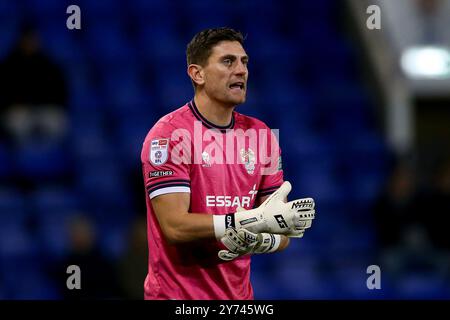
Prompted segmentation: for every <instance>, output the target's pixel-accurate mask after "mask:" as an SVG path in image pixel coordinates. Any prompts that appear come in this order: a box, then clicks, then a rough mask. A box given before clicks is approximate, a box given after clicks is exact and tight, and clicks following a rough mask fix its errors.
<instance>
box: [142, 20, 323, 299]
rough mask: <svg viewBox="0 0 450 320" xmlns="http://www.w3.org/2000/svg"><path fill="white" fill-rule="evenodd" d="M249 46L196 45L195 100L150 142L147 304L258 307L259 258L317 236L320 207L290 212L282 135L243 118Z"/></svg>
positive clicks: (238, 39)
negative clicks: (253, 263) (255, 275)
mask: <svg viewBox="0 0 450 320" xmlns="http://www.w3.org/2000/svg"><path fill="white" fill-rule="evenodd" d="M243 42H244V41H243V37H242V34H240V33H239V32H236V31H234V30H232V29H228V28H219V29H207V30H204V31H202V32H200V33H198V34H197V35H195V36H194V38H193V39H192V40H191V42H190V43H189V44H188V47H187V51H186V54H187V64H188V67H187V73H188V75H189V77H190V79H191V81H192V84H193V86H194V97H193V99H192V100H191V101H189V102H187V103H186V104H185V105H184V106H182V107H180V108H179V109H177V110H175V111H173V112H171V113H169V114H168V115H166V116H164V117H162V118H161V119H160V120H159V121H158V122H157V123H156V124H155V125H154V126H153V128H152V129H151V130H150V132H149V133H148V135H147V137H146V138H145V140H144V144H143V148H142V153H141V161H142V169H143V170H142V171H143V178H144V183H145V187H146V194H147V197H146V206H147V235H148V247H149V257H148V274H147V277H146V279H145V282H144V296H145V299H182V300H188V299H216V300H217V299H219V300H222V299H236V300H243V299H253V289H252V286H251V283H250V259H251V255H252V254H260V253H271V252H275V251H280V250H283V249H284V248H286V247H287V246H288V244H289V238H291V237H296V238H301V237H302V236H303V234H304V232H305V230H307V229H308V228H310V227H311V222H312V220H313V219H314V215H315V211H314V210H315V209H314V201H313V199H311V198H304V199H298V200H294V201H291V202H287V196H288V194H289V192H290V191H291V188H292V186H291V184H290V183H289V182H287V181H284V178H283V169H282V166H281V151H280V149H279V146H278V141H277V140H276V138H275V136H274V134H273V133H272V132H271V131H270V129H269V128H268V127H267V126H266V125H265V124H264V123H263V122H261V121H259V120H257V119H255V118H252V117H248V116H244V115H242V114H240V113H238V112H236V111H235V108H236V106H238V105H239V104H242V103H244V102H245V98H246V93H247V78H248V69H247V66H248V56H247V54H246V52H245V50H244V48H243ZM251 131H253V132H256V133H257V134H256V135H255V136H254V137H257V141H253V142H255V143H252V141H248V140H251V137H250V138H249V135H247V133H249V132H251ZM242 137H243V138H242ZM230 141H232V142H234V143H232V144H229V143H228V142H230ZM240 142H241V143H240ZM262 155H267V159H266V158H264V157H262ZM224 159H227V160H226V161H225V160H224ZM230 159H231V160H233V161H230ZM236 159H237V160H239V161H234V160H236ZM266 160H268V161H266Z"/></svg>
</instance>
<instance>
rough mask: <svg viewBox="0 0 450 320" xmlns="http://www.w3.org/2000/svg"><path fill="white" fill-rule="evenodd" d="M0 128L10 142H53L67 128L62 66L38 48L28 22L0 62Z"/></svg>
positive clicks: (34, 31)
mask: <svg viewBox="0 0 450 320" xmlns="http://www.w3.org/2000/svg"><path fill="white" fill-rule="evenodd" d="M0 86H1V88H2V95H1V97H2V98H1V100H0V110H1V128H2V131H3V134H4V139H5V140H6V142H7V143H9V144H10V145H11V146H13V147H14V146H20V145H23V144H27V143H32V142H39V143H53V142H54V141H58V140H60V139H61V138H62V137H63V136H64V134H65V133H66V130H67V128H66V127H67V114H66V112H67V89H66V82H65V79H64V76H63V72H62V70H61V69H60V68H59V67H58V65H57V64H55V63H54V62H53V61H52V60H51V59H50V57H49V56H47V55H46V54H45V53H44V52H43V51H42V50H41V43H40V38H39V35H38V33H37V32H36V30H34V29H33V28H32V27H31V26H30V25H25V26H23V27H22V29H21V32H20V36H19V38H18V41H17V44H16V45H15V47H14V48H13V49H12V52H11V53H10V54H9V55H8V56H7V57H6V59H5V60H4V61H3V62H2V64H1V66H0Z"/></svg>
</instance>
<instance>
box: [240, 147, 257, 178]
mask: <svg viewBox="0 0 450 320" xmlns="http://www.w3.org/2000/svg"><path fill="white" fill-rule="evenodd" d="M241 160H242V162H243V163H244V165H245V169H246V170H247V172H248V174H253V173H254V172H255V153H254V152H253V150H252V149H250V148H248V150H245V149H241Z"/></svg>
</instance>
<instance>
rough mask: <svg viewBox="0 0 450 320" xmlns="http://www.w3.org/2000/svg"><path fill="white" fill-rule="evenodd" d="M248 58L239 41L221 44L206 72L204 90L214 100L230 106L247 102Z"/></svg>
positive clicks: (212, 54)
mask: <svg viewBox="0 0 450 320" xmlns="http://www.w3.org/2000/svg"><path fill="white" fill-rule="evenodd" d="M247 63H248V56H247V54H246V53H245V50H244V48H243V47H242V45H241V44H240V43H239V42H237V41H222V42H219V43H218V44H217V45H216V46H215V47H214V48H213V49H212V52H211V55H210V57H209V59H208V63H207V64H206V66H205V67H204V68H203V70H204V79H205V83H204V89H205V91H206V93H207V95H208V96H209V97H210V98H211V99H214V100H218V101H220V102H222V103H225V104H228V105H230V106H235V105H238V104H241V103H244V102H245V95H246V92H247V78H248V69H247Z"/></svg>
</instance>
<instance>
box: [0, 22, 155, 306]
mask: <svg viewBox="0 0 450 320" xmlns="http://www.w3.org/2000/svg"><path fill="white" fill-rule="evenodd" d="M65 76H66V74H65V72H64V70H63V68H61V66H60V65H58V64H57V63H56V62H55V61H53V59H52V58H51V57H50V56H49V55H47V54H46V53H45V52H44V50H42V47H41V39H40V37H39V34H38V32H37V30H35V29H34V28H33V26H32V25H28V24H24V25H23V26H22V28H21V29H20V33H19V37H18V39H17V43H16V44H15V45H14V46H13V47H12V49H11V52H10V53H9V54H8V55H7V56H6V57H5V58H4V59H3V61H1V64H0V87H1V88H2V94H1V96H0V120H1V122H0V123H1V125H0V133H1V135H0V146H1V147H2V148H3V150H2V151H3V152H5V153H6V154H7V155H8V156H9V157H10V159H14V160H18V161H20V159H21V158H22V157H27V154H29V152H31V153H33V154H35V155H36V154H37V155H38V156H39V158H40V159H36V158H33V159H32V160H30V161H36V160H37V161H44V162H45V158H46V157H47V156H48V157H50V158H51V157H52V156H53V155H54V154H55V153H57V154H58V157H57V158H56V161H55V164H56V165H57V166H56V167H55V166H53V165H50V167H48V168H42V169H41V168H36V167H34V166H33V164H30V166H27V165H26V164H25V165H23V164H22V165H19V166H17V167H14V170H13V172H9V174H5V175H4V176H3V177H4V178H5V180H4V181H2V183H1V188H2V190H3V189H5V187H8V188H9V189H14V190H16V191H17V192H18V193H19V194H20V195H21V196H23V197H29V196H32V195H33V194H34V193H36V192H38V191H39V190H41V189H45V188H52V189H56V190H57V189H58V188H74V189H75V186H76V184H75V177H74V175H75V174H76V166H75V165H74V164H73V163H72V162H71V161H72V159H73V155H71V154H70V150H71V148H70V143H71V141H70V130H71V126H70V124H71V122H70V113H69V112H68V89H67V80H66V79H65ZM23 160H25V161H27V159H23ZM36 165H38V166H39V163H36ZM11 168H13V167H10V168H9V169H11ZM20 169H25V170H24V171H22V170H20ZM139 173H140V172H139V168H137V172H136V173H134V176H133V177H132V179H130V181H132V183H130V185H129V188H130V189H133V192H134V193H135V194H136V199H135V200H136V203H135V206H134V208H138V209H139V211H136V212H135V213H130V215H131V216H132V217H134V218H133V219H132V221H131V222H130V223H129V225H128V226H127V229H126V234H125V237H124V241H125V245H124V249H123V251H122V252H121V256H119V257H115V258H114V259H113V258H112V257H111V256H110V255H109V256H108V255H107V254H105V252H103V250H102V249H101V247H100V245H99V239H98V237H99V233H98V230H96V223H95V221H94V219H93V218H92V214H91V213H90V212H89V208H88V207H83V206H82V205H78V206H75V207H73V208H71V210H72V211H71V212H56V213H55V214H56V215H59V218H58V219H57V223H58V224H59V226H58V227H59V229H60V232H62V233H63V234H64V236H63V237H65V238H66V240H67V244H66V246H65V248H64V252H63V254H61V255H57V256H48V252H46V251H45V249H43V248H40V249H38V250H37V255H40V256H41V260H46V262H45V263H44V266H43V273H44V274H45V277H46V279H48V281H49V283H51V284H52V285H51V286H53V288H54V291H53V292H52V293H50V294H49V296H48V297H50V298H64V299H105V298H106V299H142V297H143V289H142V287H143V280H144V278H145V275H146V269H147V254H148V253H147V242H146V241H147V237H146V220H145V207H143V206H145V201H144V199H143V197H144V195H143V188H141V183H140V181H141V177H140V175H139ZM137 195H141V196H142V197H138V196H137ZM6 196H8V195H6ZM1 214H2V219H1V221H6V220H14V219H16V218H17V217H16V216H14V215H15V214H16V213H15V212H2V213H1ZM36 219H39V217H36V216H34V215H33V214H30V213H28V214H27V216H26V217H25V223H26V232H27V233H28V234H30V235H31V236H32V237H35V238H39V236H38V231H37V230H36V229H37V228H39V227H38V225H40V224H42V223H44V222H42V221H36ZM7 224H8V223H7ZM53 231H55V230H53ZM45 232H52V230H51V229H48V230H46V231H45ZM6 236H7V235H6ZM6 240H8V239H6ZM9 240H10V241H9V242H10V245H12V246H15V245H17V243H15V241H14V238H12V239H9ZM53 240H54V241H58V239H56V238H54V239H53ZM4 259H7V257H4ZM70 265H77V266H79V267H80V270H81V273H82V290H68V288H67V286H66V279H67V278H68V276H69V274H68V273H67V268H68V267H69V266H70ZM14 267H17V266H13V268H14ZM0 280H1V279H0ZM1 285H2V283H1V281H0V287H1ZM46 285H47V286H48V285H49V284H46ZM25 297H26V295H25ZM43 297H45V295H44V296H43ZM6 298H11V296H6ZM12 298H13V297H12Z"/></svg>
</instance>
